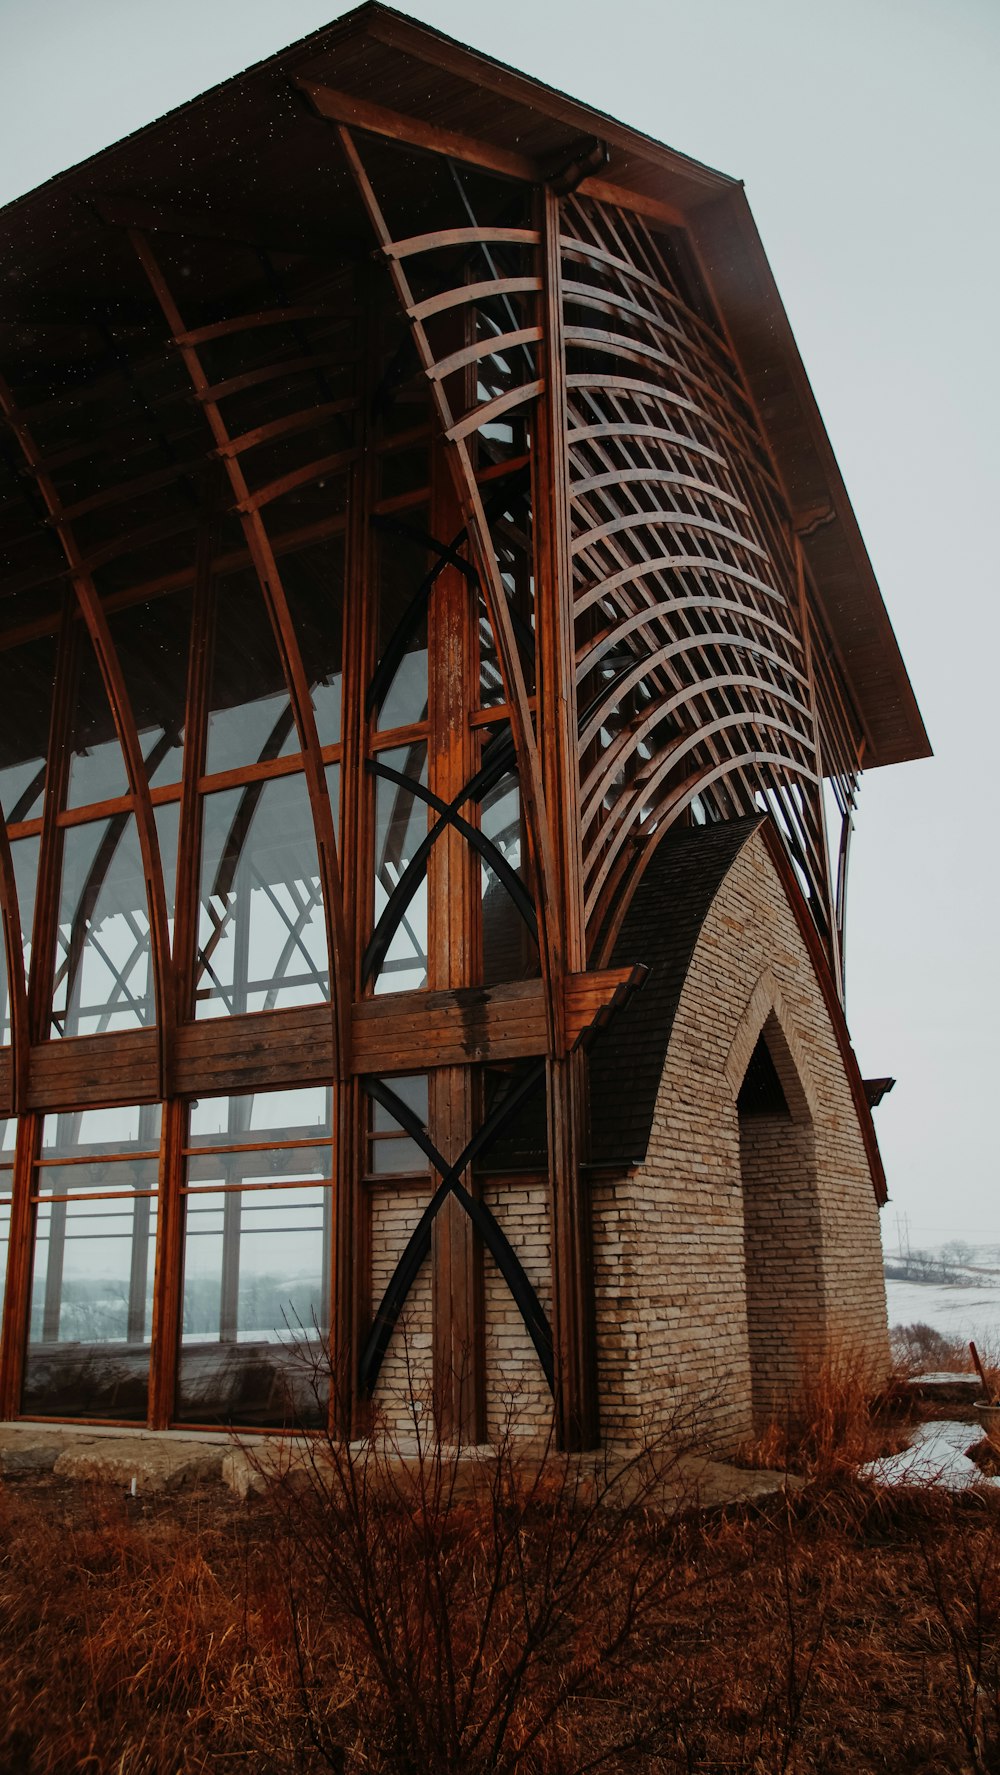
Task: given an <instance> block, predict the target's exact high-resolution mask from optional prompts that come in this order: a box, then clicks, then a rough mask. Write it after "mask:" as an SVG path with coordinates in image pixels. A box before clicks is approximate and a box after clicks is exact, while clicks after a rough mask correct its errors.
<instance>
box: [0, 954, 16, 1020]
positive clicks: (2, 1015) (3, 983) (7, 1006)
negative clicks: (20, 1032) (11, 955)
mask: <svg viewBox="0 0 1000 1775" xmlns="http://www.w3.org/2000/svg"><path fill="white" fill-rule="evenodd" d="M12 1029H13V1012H12V1009H11V1002H10V979H9V976H8V972H7V945H6V943H4V942H3V941H2V940H0V1042H9V1041H10V1040H11V1035H12Z"/></svg>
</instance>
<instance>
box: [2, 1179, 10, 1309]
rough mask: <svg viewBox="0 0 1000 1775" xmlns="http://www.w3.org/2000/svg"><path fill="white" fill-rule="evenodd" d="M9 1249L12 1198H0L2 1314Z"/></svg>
mask: <svg viewBox="0 0 1000 1775" xmlns="http://www.w3.org/2000/svg"><path fill="white" fill-rule="evenodd" d="M4 1181H6V1179H5V1180H4ZM9 1248H10V1197H9V1196H0V1313H2V1312H3V1302H4V1295H5V1293H6V1289H7V1252H8V1250H9Z"/></svg>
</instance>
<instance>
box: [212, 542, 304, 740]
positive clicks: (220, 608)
mask: <svg viewBox="0 0 1000 1775" xmlns="http://www.w3.org/2000/svg"><path fill="white" fill-rule="evenodd" d="M298 749H299V740H298V734H297V733H296V730H295V722H294V720H293V719H292V711H291V706H290V704H289V701H288V690H287V688H286V685H285V677H284V673H283V672H282V669H281V661H280V660H279V658H278V650H277V647H276V646H275V641H274V634H273V631H272V629H271V623H270V619H269V617H268V614H267V611H266V610H265V608H264V601H263V599H262V597H261V594H260V587H259V586H258V584H257V581H256V578H255V576H254V575H253V574H251V573H241V574H237V575H235V576H234V577H233V578H232V579H226V580H224V581H223V582H222V583H221V585H219V586H218V588H217V592H216V607H215V638H214V643H213V649H212V679H211V690H210V695H209V716H208V740H207V750H206V759H205V769H206V771H208V772H209V773H213V772H215V771H222V770H234V769H236V768H237V767H238V766H240V765H243V764H254V763H256V762H258V761H259V760H261V759H272V758H281V757H283V756H285V755H286V754H288V753H292V752H297V751H298Z"/></svg>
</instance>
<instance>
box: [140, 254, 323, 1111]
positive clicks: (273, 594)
mask: <svg viewBox="0 0 1000 1775" xmlns="http://www.w3.org/2000/svg"><path fill="white" fill-rule="evenodd" d="M128 233H129V239H130V241H131V243H132V246H133V249H134V251H135V253H136V256H137V258H138V260H139V263H140V264H141V266H142V268H143V270H144V271H145V273H146V276H147V278H148V280H149V284H150V287H151V288H152V291H153V294H154V295H155V297H156V299H157V301H158V303H159V305H160V308H161V310H162V313H163V317H164V319H165V321H166V323H167V326H168V328H169V330H170V335H171V338H172V339H173V341H174V343H175V345H176V346H177V347H178V349H179V350H180V353H181V356H182V358H183V360H184V364H185V367H186V369H187V372H188V375H189V377H190V380H191V385H192V387H193V389H194V391H195V394H196V396H197V398H198V400H199V403H200V405H201V410H202V412H203V413H204V415H205V419H206V421H207V423H208V426H209V428H210V430H211V433H212V438H213V440H214V443H215V447H216V450H217V452H218V454H219V456H220V457H221V459H222V461H223V463H224V466H225V471H226V475H227V477H228V479H229V484H230V487H231V489H232V492H233V497H234V500H235V502H236V509H237V511H238V512H239V515H240V521H241V523H242V526H243V534H244V536H245V538H246V543H247V549H248V552H249V555H250V560H251V562H252V565H253V568H254V572H255V573H256V576H257V581H258V584H259V586H260V591H261V596H262V598H263V600H264V607H265V609H266V610H267V614H268V618H269V620H270V623H271V628H272V631H273V633H274V638H275V643H276V645H277V649H278V656H279V659H280V661H281V667H282V671H283V674H284V677H285V683H286V685H287V688H288V695H289V701H290V703H291V707H292V712H293V715H294V718H295V726H296V731H297V733H298V736H299V742H300V745H301V748H302V765H303V771H304V774H305V777H306V783H307V787H308V792H309V801H310V805H311V808H312V816H313V824H314V829H315V834H316V850H317V857H318V862H319V871H320V881H321V883H322V886H323V907H324V918H325V924H326V937H327V949H328V953H329V959H330V997H331V1003H332V1009H333V1022H334V1038H335V1039H334V1055H335V1062H336V1066H337V1069H338V1073H339V1075H340V1076H341V1077H343V1076H344V1075H345V1072H346V1068H347V1065H348V1056H349V1050H350V1007H351V998H352V982H351V967H350V962H349V959H348V949H347V941H346V934H345V929H344V900H343V889H342V885H341V879H340V866H339V859H338V852H337V841H336V836H335V833H334V826H333V810H332V808H331V806H330V798H329V795H328V794H327V788H326V771H325V766H324V763H323V757H322V751H321V748H320V744H319V735H318V733H317V730H316V717H315V712H314V710H313V706H312V698H311V696H310V694H309V683H308V679H307V678H306V673H305V668H304V666H303V664H302V656H301V653H300V651H299V645H298V639H297V637H296V634H295V627H294V624H293V621H292V616H291V612H290V610H289V607H288V600H287V597H286V595H285V589H284V585H283V583H282V579H281V573H280V571H279V568H278V563H277V560H276V558H275V554H274V551H273V549H272V547H271V542H270V539H269V537H268V534H267V531H266V529H265V526H264V521H263V519H262V517H261V515H260V506H261V505H263V504H265V503H268V502H269V501H270V500H272V499H276V498H278V497H279V496H280V494H281V493H284V492H287V491H289V490H290V488H291V487H293V486H300V485H303V484H304V483H305V481H306V480H307V479H308V478H310V477H312V478H318V477H319V476H320V475H321V474H323V473H325V472H327V470H328V469H332V467H333V466H334V464H335V463H336V466H346V464H347V463H348V462H349V461H353V460H355V458H356V454H357V452H356V451H346V452H338V453H337V454H336V457H335V458H334V457H328V458H325V459H324V461H323V462H322V463H311V464H309V465H307V467H306V468H305V469H299V470H296V471H293V473H291V474H289V475H286V476H284V477H283V478H282V480H281V481H278V482H272V483H271V484H270V485H269V486H268V487H267V488H264V489H262V490H261V491H260V492H259V493H257V494H254V493H251V491H250V488H249V486H248V485H247V481H246V477H245V475H244V473H243V470H242V468H241V466H240V461H239V455H238V453H234V440H233V439H232V438H231V437H230V435H229V431H228V427H227V426H226V423H225V420H224V419H223V417H222V413H221V412H220V410H219V406H218V401H217V400H216V399H213V398H212V395H211V392H210V390H211V383H210V379H209V377H208V376H207V375H206V373H205V370H204V369H203V367H202V363H201V359H200V357H199V355H198V351H197V346H198V345H199V344H200V343H201V342H202V341H203V340H206V339H211V338H219V337H221V336H223V334H229V333H234V332H240V331H245V330H248V329H250V328H252V327H255V326H257V325H261V326H264V325H269V324H272V323H273V324H277V323H279V322H285V321H287V320H288V319H311V318H315V317H316V315H317V314H319V315H323V316H326V315H327V314H328V313H330V312H331V311H330V310H328V309H327V308H325V307H320V308H318V309H317V308H313V307H309V308H303V309H289V308H283V309H278V310H273V311H270V312H268V313H267V314H264V315H250V316H234V317H231V318H230V319H228V320H226V321H220V322H218V323H216V325H215V326H213V327H202V328H195V329H194V331H193V332H188V331H186V330H185V327H184V322H183V320H182V318H181V314H180V310H179V308H178V307H177V304H176V302H175V300H174V297H173V295H172V294H171V291H170V288H169V285H168V284H167V281H166V278H165V276H164V273H163V271H162V269H161V267H160V265H159V263H158V261H157V259H156V256H155V254H154V253H153V250H152V248H151V246H150V244H149V241H148V240H147V238H146V237H145V235H143V234H140V233H139V232H138V231H137V230H135V229H130V230H129V231H128Z"/></svg>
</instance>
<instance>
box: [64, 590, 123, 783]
mask: <svg viewBox="0 0 1000 1775" xmlns="http://www.w3.org/2000/svg"><path fill="white" fill-rule="evenodd" d="M127 794H128V776H127V774H126V771H125V759H124V756H123V754H122V749H121V746H120V745H119V744H118V734H117V732H116V730H115V724H114V719H113V717H112V714H111V704H110V703H109V702H108V697H107V692H106V690H105V688H104V680H103V678H102V677H101V669H100V667H99V665H98V663H97V656H96V655H95V653H94V649H93V647H92V646H91V643H90V637H89V636H88V635H87V633H86V631H85V630H84V629H83V626H82V625H81V627H80V637H79V660H78V665H77V679H76V695H75V698H74V702H73V718H72V722H71V725H70V760H69V782H68V784H67V788H66V806H67V807H88V806H89V805H90V803H91V802H92V801H110V800H111V799H112V798H113V797H114V796H117V795H127Z"/></svg>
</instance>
